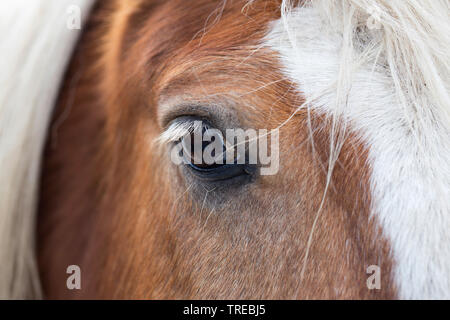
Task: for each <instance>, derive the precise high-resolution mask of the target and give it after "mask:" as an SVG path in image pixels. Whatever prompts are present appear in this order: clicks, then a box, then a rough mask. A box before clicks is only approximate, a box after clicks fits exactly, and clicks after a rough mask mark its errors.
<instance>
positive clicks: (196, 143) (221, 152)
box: [181, 125, 249, 181]
mask: <svg viewBox="0 0 450 320" xmlns="http://www.w3.org/2000/svg"><path fill="white" fill-rule="evenodd" d="M181 143H182V146H183V148H182V153H183V157H184V159H185V162H186V163H187V166H188V167H189V169H190V170H191V172H192V173H193V174H194V175H195V176H197V177H198V178H200V179H202V180H209V181H215V180H216V181H217V180H226V179H230V178H233V177H236V176H240V175H244V174H248V172H249V171H248V170H246V166H245V164H238V163H237V159H238V157H237V155H236V154H235V153H234V149H233V157H232V161H229V162H227V147H226V143H225V141H224V139H223V136H222V134H221V133H220V131H219V130H217V129H213V128H211V127H209V126H207V125H203V126H202V128H201V130H200V129H198V130H197V131H193V132H191V133H190V134H188V135H186V136H185V137H183V138H182V139H181Z"/></svg>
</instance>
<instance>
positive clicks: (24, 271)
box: [0, 0, 93, 299]
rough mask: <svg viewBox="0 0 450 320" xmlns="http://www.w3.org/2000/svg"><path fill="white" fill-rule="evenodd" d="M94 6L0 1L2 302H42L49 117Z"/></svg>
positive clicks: (84, 1) (78, 1)
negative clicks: (39, 237) (73, 23)
mask: <svg viewBox="0 0 450 320" xmlns="http://www.w3.org/2000/svg"><path fill="white" fill-rule="evenodd" d="M92 2H93V1H92V0H33V1H28V0H14V1H1V2H0V33H1V35H2V39H1V41H0V51H1V59H0V61H1V67H0V70H1V72H0V164H1V169H0V299H24V298H39V297H40V296H41V290H40V283H39V277H38V271H37V266H36V260H35V208H36V203H37V198H36V193H37V186H38V179H39V168H40V163H41V162H40V159H41V154H42V149H43V144H44V142H45V137H46V132H47V127H48V124H49V119H50V114H51V111H52V109H53V105H54V101H55V98H56V96H57V93H58V89H59V85H60V82H61V79H62V76H63V73H64V70H65V68H66V64H67V62H68V60H69V59H70V56H71V51H72V48H73V46H74V44H75V42H76V39H77V37H78V35H79V34H80V31H79V30H69V28H68V27H67V24H66V23H67V20H68V12H67V10H68V8H69V7H70V6H71V5H77V6H79V7H80V8H81V10H82V13H83V16H84V17H85V16H86V14H87V13H88V9H89V7H90V5H91V4H92Z"/></svg>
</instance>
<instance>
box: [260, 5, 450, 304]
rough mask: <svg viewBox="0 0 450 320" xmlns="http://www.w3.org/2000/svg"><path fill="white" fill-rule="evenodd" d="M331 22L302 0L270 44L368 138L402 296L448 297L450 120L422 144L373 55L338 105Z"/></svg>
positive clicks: (286, 67)
mask: <svg viewBox="0 0 450 320" xmlns="http://www.w3.org/2000/svg"><path fill="white" fill-rule="evenodd" d="M326 23H328V22H326V21H324V20H323V19H322V18H321V16H320V14H319V12H318V11H317V9H316V8H314V7H305V8H301V9H300V8H297V9H295V10H293V11H292V12H291V13H290V14H289V15H287V16H286V17H285V19H284V20H282V19H280V20H279V21H277V22H276V23H274V24H273V25H272V29H271V31H270V33H269V35H268V36H267V37H266V45H267V46H268V47H270V48H272V49H273V50H275V51H276V52H278V53H279V57H280V61H281V63H282V65H283V72H284V74H285V75H286V76H287V77H288V78H289V79H291V80H292V81H293V82H295V83H296V86H297V89H298V90H299V91H300V92H302V93H303V94H304V95H305V99H306V100H309V99H311V100H313V103H311V104H310V105H311V109H312V110H313V112H316V113H319V114H322V115H325V116H339V117H341V120H343V121H344V122H345V123H347V125H348V126H349V127H350V130H352V131H353V132H356V133H357V134H358V136H360V137H361V141H362V143H364V145H365V146H367V148H368V162H369V166H370V167H371V169H372V170H371V171H372V172H371V177H370V189H371V193H372V195H371V196H372V202H373V205H372V216H373V217H375V218H376V221H378V223H379V224H380V226H381V228H382V230H383V234H384V236H385V237H386V238H387V239H388V241H389V242H390V246H391V247H392V253H393V258H394V261H395V266H394V270H393V276H394V280H395V283H396V286H397V287H398V289H399V295H400V297H401V298H427V297H434V298H436V297H440V298H448V297H449V294H450V292H449V290H450V277H448V274H449V272H450V265H449V263H448V261H450V249H449V248H448V246H447V247H444V246H443V245H442V243H443V242H444V243H446V242H447V241H448V240H449V236H448V229H449V227H450V216H449V215H448V213H449V212H450V204H449V201H448V199H450V184H449V181H450V170H449V169H450V168H449V163H450V152H448V150H450V139H449V134H448V128H447V129H446V128H445V124H444V125H443V124H442V123H441V124H439V123H426V124H425V125H423V127H422V128H421V131H420V135H421V137H420V138H421V139H423V140H422V142H425V143H424V144H422V145H421V144H419V143H418V140H417V137H416V136H415V135H414V134H411V131H410V130H409V127H408V125H406V124H407V123H409V119H408V115H407V114H406V113H405V109H404V107H403V105H402V104H401V103H399V102H398V100H397V99H396V96H395V92H394V89H393V88H394V87H395V85H394V82H393V79H392V78H391V77H390V76H389V74H388V73H387V71H385V70H384V71H380V70H374V63H376V62H374V61H372V63H369V62H368V63H366V64H364V65H362V66H360V67H359V69H358V70H357V71H356V72H355V73H354V75H353V81H352V83H351V88H350V89H349V91H348V96H347V97H346V99H347V101H346V108H345V110H340V109H339V108H338V107H337V106H338V104H337V103H336V102H337V101H338V99H339V97H337V96H336V93H334V92H333V91H332V90H330V87H332V84H333V81H336V79H338V74H339V72H340V65H341V63H342V61H341V49H342V44H343V42H342V41H343V40H342V37H341V36H339V35H338V34H332V33H329V34H327V33H326V32H323V30H324V29H326V28H325V24H326ZM287 25H288V26H289V28H291V29H290V30H289V29H287V28H286V26H287ZM299 44H301V45H299ZM438 118H439V116H438ZM442 118H444V117H442ZM438 122H439V120H438ZM424 146H425V150H424V149H423V148H424ZM431 177H432V178H431ZM430 178H431V179H430ZM444 199H447V200H444ZM430 270H433V271H434V272H430Z"/></svg>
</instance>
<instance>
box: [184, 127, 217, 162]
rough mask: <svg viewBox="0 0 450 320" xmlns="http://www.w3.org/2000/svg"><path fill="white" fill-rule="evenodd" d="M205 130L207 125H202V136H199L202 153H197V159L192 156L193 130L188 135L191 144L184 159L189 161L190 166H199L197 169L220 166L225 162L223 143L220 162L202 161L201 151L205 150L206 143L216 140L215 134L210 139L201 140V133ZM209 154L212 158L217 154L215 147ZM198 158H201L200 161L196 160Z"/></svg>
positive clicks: (193, 149)
mask: <svg viewBox="0 0 450 320" xmlns="http://www.w3.org/2000/svg"><path fill="white" fill-rule="evenodd" d="M206 130H207V127H205V126H203V128H202V136H201V139H202V151H201V152H202V154H201V155H199V156H198V157H197V159H196V158H195V157H194V151H195V148H194V145H195V134H194V132H193V133H191V135H190V140H191V141H190V142H191V146H190V154H187V155H186V159H187V160H188V161H189V163H190V165H192V166H194V167H196V168H199V169H215V168H218V167H221V166H223V165H224V164H225V161H226V154H225V151H226V149H225V145H223V144H222V155H223V161H222V163H221V164H220V163H212V164H208V163H206V162H204V159H203V152H204V151H205V148H206V147H207V146H208V145H210V144H212V143H215V142H216V141H215V140H216V136H212V137H211V141H204V140H203V135H204V134H205V132H206ZM198 138H199V137H197V139H198ZM185 151H187V150H183V152H185ZM211 156H212V157H213V158H215V157H216V156H218V155H216V149H212V152H211ZM195 160H197V161H195ZM198 160H201V161H200V162H198Z"/></svg>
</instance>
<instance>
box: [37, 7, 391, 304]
mask: <svg viewBox="0 0 450 320" xmlns="http://www.w3.org/2000/svg"><path fill="white" fill-rule="evenodd" d="M221 3H222V2H216V1H206V0H195V1H184V0H170V1H133V2H125V1H100V2H99V4H98V5H97V8H96V9H95V11H94V13H93V16H92V18H91V22H90V24H89V26H88V27H87V31H86V32H85V34H84V37H83V38H82V40H81V42H80V45H79V47H78V50H77V52H76V53H75V54H74V58H73V62H72V64H71V67H70V69H69V71H68V73H67V78H66V81H65V85H64V88H63V89H62V92H61V98H60V102H59V104H58V108H57V112H56V114H55V117H54V119H55V120H54V123H56V124H58V126H55V125H53V126H52V130H51V131H50V133H51V135H50V136H49V137H50V139H49V143H48V147H47V151H46V154H45V159H44V171H43V180H42V188H41V190H42V194H41V204H40V215H39V260H40V268H41V274H42V279H43V284H44V290H45V293H46V296H47V297H48V298H121V299H122V298H137V299H165V298H254V299H258V298H276V299H282V298H288V299H292V298H301V299H303V298H307V299H314V298H320V299H326V298H333V299H334V298H339V299H359V298H393V297H395V288H393V286H392V284H391V281H390V280H391V278H390V271H391V260H390V257H389V246H388V244H387V242H386V241H385V240H383V239H382V237H381V235H380V230H378V227H377V224H376V221H374V220H373V219H370V217H369V208H370V197H369V189H368V188H369V187H368V178H369V176H370V172H369V168H368V166H367V164H366V150H365V149H364V147H363V145H362V144H361V143H360V142H359V141H358V139H357V137H356V136H350V137H349V138H348V139H347V142H346V144H345V145H344V148H343V150H342V153H341V157H340V159H339V161H338V165H337V167H336V168H335V170H334V174H333V183H332V185H331V187H330V189H329V192H328V193H327V197H326V201H325V206H324V209H323V211H322V213H321V215H320V217H319V220H318V224H317V228H316V230H315V232H314V235H313V241H312V246H311V248H310V255H309V259H308V261H307V262H308V263H307V266H306V269H305V275H304V278H303V279H301V270H302V267H303V263H304V256H305V251H306V243H307V240H308V236H309V233H310V230H311V227H312V224H313V221H314V218H315V215H316V213H317V210H318V208H319V205H320V202H321V198H322V195H323V192H324V190H325V182H326V170H327V168H326V163H327V158H328V155H329V154H328V145H329V142H328V135H329V132H328V128H329V125H328V123H327V120H326V119H322V118H320V117H316V116H314V115H312V126H313V129H314V135H313V137H314V141H315V150H316V153H313V149H312V148H311V143H310V142H311V141H310V132H309V129H308V116H307V113H306V112H305V111H303V112H299V113H298V114H297V115H296V116H295V117H294V118H293V119H292V120H291V121H290V122H289V123H288V124H287V125H286V126H284V127H283V128H282V129H281V132H280V133H281V134H280V155H281V160H280V171H279V173H278V174H276V175H274V176H264V177H258V178H257V179H256V180H255V181H253V182H252V183H250V184H246V185H243V186H239V188H238V189H237V190H231V191H230V190H228V191H224V193H223V194H216V193H215V191H214V190H210V191H209V192H206V191H204V190H202V189H201V187H198V186H193V187H189V185H188V180H187V179H186V178H185V177H184V176H183V174H182V173H181V172H180V170H179V168H177V167H176V166H175V165H173V164H172V163H171V162H170V160H169V159H168V154H167V152H166V150H161V149H158V148H157V147H156V146H155V145H154V144H152V143H151V141H152V140H153V139H154V138H156V137H157V136H158V135H159V134H160V133H161V131H162V129H163V127H164V126H165V125H166V123H167V120H168V119H171V118H173V117H175V116H176V115H177V114H179V113H181V114H183V112H184V113H186V112H187V111H186V110H185V109H186V108H185V107H183V106H186V105H198V104H200V105H201V106H203V108H201V110H199V111H195V112H200V113H202V115H203V116H207V117H210V118H214V119H217V121H218V122H219V123H221V124H223V125H224V126H226V125H230V124H231V125H236V126H241V127H244V128H245V127H252V128H275V127H277V126H278V125H279V124H280V123H282V122H283V121H284V120H285V119H286V118H287V117H289V115H290V114H291V113H292V112H293V111H294V110H295V108H296V107H297V106H299V105H300V104H301V102H302V97H301V95H300V94H298V93H297V92H295V90H294V89H293V85H292V84H291V83H289V82H288V81H287V80H284V79H283V77H282V75H281V73H280V71H279V70H280V66H279V65H278V62H277V59H276V55H275V53H274V52H271V51H270V50H268V49H264V48H261V49H260V50H257V51H254V49H256V48H257V47H258V46H259V44H260V40H261V38H262V37H263V36H264V34H265V32H266V30H267V28H268V23H269V22H270V21H272V20H275V19H277V18H278V17H279V2H278V1H256V2H255V3H253V4H252V5H250V6H247V7H245V8H244V9H243V7H244V4H245V3H246V2H244V1H228V2H227V4H226V6H225V7H224V9H223V10H221ZM218 8H219V9H218ZM180 105H181V106H182V107H180ZM69 109H70V110H69ZM68 110H69V111H68ZM188 112H194V111H193V110H191V109H189V110H188ZM61 117H62V118H61ZM202 191H203V192H202ZM205 196H206V198H205ZM71 264H77V265H79V266H80V267H81V270H82V290H80V291H76V290H75V291H69V290H67V288H66V277H67V275H66V274H65V270H66V268H67V266H68V265H71ZM371 264H377V265H379V266H380V267H381V270H382V285H381V288H382V289H381V290H368V289H367V287H366V279H367V278H368V277H369V275H367V274H366V273H365V271H366V268H367V266H368V265H371Z"/></svg>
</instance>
